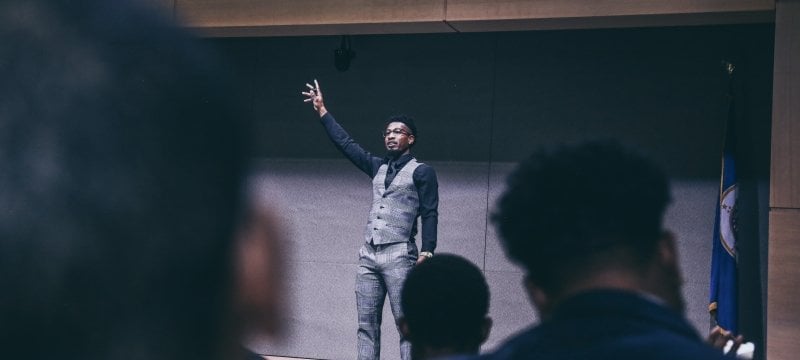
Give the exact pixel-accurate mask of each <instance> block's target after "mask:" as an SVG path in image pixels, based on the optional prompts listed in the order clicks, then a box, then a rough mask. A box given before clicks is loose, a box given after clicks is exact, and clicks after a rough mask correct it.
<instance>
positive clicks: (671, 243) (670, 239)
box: [658, 231, 678, 267]
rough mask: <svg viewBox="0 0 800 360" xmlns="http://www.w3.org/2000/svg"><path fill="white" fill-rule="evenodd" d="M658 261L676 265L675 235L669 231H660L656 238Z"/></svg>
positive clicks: (663, 263) (667, 264)
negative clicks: (658, 236)
mask: <svg viewBox="0 0 800 360" xmlns="http://www.w3.org/2000/svg"><path fill="white" fill-rule="evenodd" d="M658 262H659V263H660V264H661V265H666V266H669V267H675V266H678V251H677V248H676V247H675V235H673V234H672V232H670V231H664V232H662V233H661V238H659V239H658Z"/></svg>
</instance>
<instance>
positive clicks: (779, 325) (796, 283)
mask: <svg viewBox="0 0 800 360" xmlns="http://www.w3.org/2000/svg"><path fill="white" fill-rule="evenodd" d="M769 222H770V224H769V275H768V276H769V282H768V284H769V288H768V290H767V291H768V294H767V358H768V359H776V360H780V359H796V358H797V354H800V341H798V339H797V334H798V333H800V306H798V304H800V241H798V239H800V210H797V209H791V210H781V209H777V210H772V211H771V212H770V217H769Z"/></svg>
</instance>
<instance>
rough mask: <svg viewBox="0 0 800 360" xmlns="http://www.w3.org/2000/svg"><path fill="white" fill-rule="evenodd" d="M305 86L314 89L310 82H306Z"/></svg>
mask: <svg viewBox="0 0 800 360" xmlns="http://www.w3.org/2000/svg"><path fill="white" fill-rule="evenodd" d="M306 86H308V88H309V89H311V90H314V85H311V84H309V83H306Z"/></svg>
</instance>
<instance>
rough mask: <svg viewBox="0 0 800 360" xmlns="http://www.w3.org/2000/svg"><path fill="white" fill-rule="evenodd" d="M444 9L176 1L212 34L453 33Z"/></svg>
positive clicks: (373, 2) (370, 1) (331, 1)
mask: <svg viewBox="0 0 800 360" xmlns="http://www.w3.org/2000/svg"><path fill="white" fill-rule="evenodd" d="M444 11H445V5H444V0H401V1H387V0H324V1H321V0H272V1H258V0H227V1H223V0H176V1H175V12H176V15H177V18H178V20H179V21H182V22H183V23H184V24H186V25H187V26H189V27H192V28H198V29H199V30H200V31H202V32H204V33H207V34H209V35H237V33H239V32H241V33H242V34H243V35H250V36H257V35H264V36H286V35H335V34H368V33H371V34H382V33H417V32H452V31H453V29H451V28H450V27H449V26H447V24H445V23H444V17H445V16H444V14H445V13H444ZM237 36H241V35H237Z"/></svg>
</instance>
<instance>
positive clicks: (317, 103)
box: [301, 80, 381, 178]
mask: <svg viewBox="0 0 800 360" xmlns="http://www.w3.org/2000/svg"><path fill="white" fill-rule="evenodd" d="M306 87H308V91H304V92H301V94H303V95H305V96H306V99H305V100H303V102H310V103H311V105H313V106H314V110H316V111H317V113H319V116H320V121H321V122H322V126H323V127H324V128H325V132H327V134H328V137H329V138H330V139H331V141H332V142H333V144H334V145H335V146H336V148H337V149H339V151H340V152H341V153H342V154H343V155H344V156H345V157H346V158H347V159H348V160H350V162H352V163H353V164H354V165H355V166H356V167H357V168H359V169H360V170H361V171H363V172H364V173H365V174H367V175H369V177H370V178H372V177H375V174H377V173H378V168H379V167H380V166H381V158H379V157H377V156H373V155H372V154H370V153H369V152H368V151H366V150H364V148H362V147H361V145H359V144H358V143H356V142H355V141H354V140H353V138H352V137H350V134H348V133H347V131H345V130H344V128H342V126H341V125H339V123H337V122H336V119H334V118H333V115H331V114H330V113H329V112H328V110H327V109H326V108H325V102H324V101H323V98H322V90H320V87H319V83H318V82H317V80H314V85H311V84H306Z"/></svg>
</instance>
